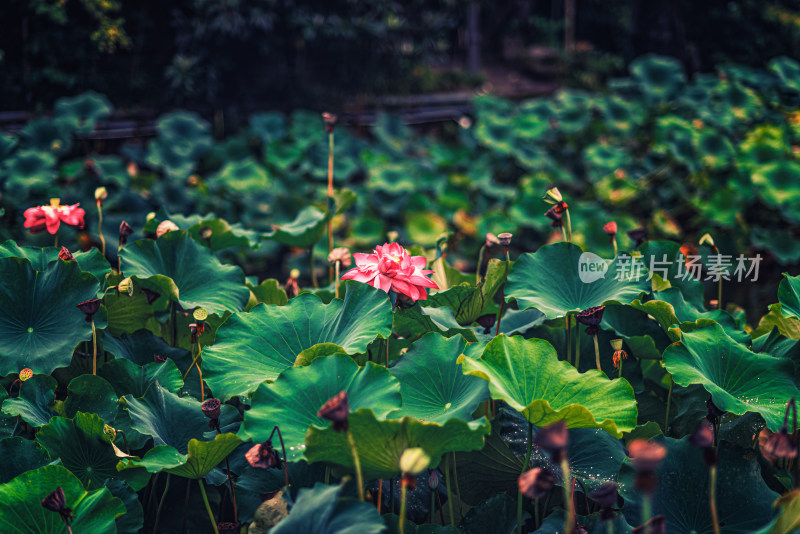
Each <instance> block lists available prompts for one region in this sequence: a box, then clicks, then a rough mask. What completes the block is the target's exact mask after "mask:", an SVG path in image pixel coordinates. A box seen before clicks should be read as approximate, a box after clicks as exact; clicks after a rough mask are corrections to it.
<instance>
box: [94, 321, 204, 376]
mask: <svg viewBox="0 0 800 534" xmlns="http://www.w3.org/2000/svg"><path fill="white" fill-rule="evenodd" d="M103 348H104V349H106V350H107V351H108V352H110V353H111V354H113V355H114V356H116V357H117V358H124V359H126V360H130V361H132V362H133V363H135V364H136V365H147V364H150V363H153V362H155V356H163V357H164V358H167V359H169V360H172V361H173V362H175V365H177V366H178V369H180V370H181V372H183V373H185V372H186V371H187V370H188V369H189V365H190V364H191V363H192V355H191V353H190V352H189V351H188V350H185V349H182V348H179V347H171V346H169V345H168V344H167V342H166V341H164V340H163V339H161V338H160V337H156V336H155V335H154V334H153V333H152V332H150V331H148V330H137V331H136V332H134V333H133V334H123V335H121V336H119V337H110V336H104V337H103ZM101 369H102V368H101ZM98 372H99V371H98ZM165 386H166V384H165Z"/></svg>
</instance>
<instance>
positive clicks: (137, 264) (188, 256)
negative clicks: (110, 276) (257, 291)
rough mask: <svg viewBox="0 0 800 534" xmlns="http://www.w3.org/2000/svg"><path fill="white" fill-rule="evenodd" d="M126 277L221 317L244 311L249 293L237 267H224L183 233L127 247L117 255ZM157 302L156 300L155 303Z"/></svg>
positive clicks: (171, 298)
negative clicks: (119, 257) (227, 312)
mask: <svg viewBox="0 0 800 534" xmlns="http://www.w3.org/2000/svg"><path fill="white" fill-rule="evenodd" d="M120 256H121V257H122V264H123V266H124V269H125V274H126V275H128V276H130V277H135V279H137V280H141V281H143V282H147V283H150V284H154V285H155V286H156V287H157V288H158V289H159V291H158V292H159V293H160V294H161V296H162V298H160V299H159V300H162V299H163V298H164V297H166V298H169V299H170V300H172V301H175V302H177V303H178V304H180V305H181V306H182V307H183V308H184V309H192V308H197V307H201V308H205V309H206V310H207V311H208V312H209V313H216V314H219V315H222V314H223V313H224V312H226V311H241V310H244V307H245V304H247V299H248V298H249V297H250V291H249V290H248V289H247V287H245V285H244V274H243V273H242V270H241V269H240V268H239V267H236V266H233V265H223V264H222V263H220V261H219V260H218V259H217V258H216V257H214V256H213V255H212V254H211V252H209V250H208V249H207V248H205V247H203V246H202V245H200V244H199V243H197V242H196V241H195V240H194V239H192V238H191V237H190V236H189V234H187V233H186V232H184V231H176V232H168V233H167V234H165V235H163V236H161V237H160V238H159V239H156V240H152V239H145V240H142V241H136V242H134V243H131V244H129V245H128V246H126V247H125V248H124V249H122V252H121V253H120ZM156 302H158V301H156Z"/></svg>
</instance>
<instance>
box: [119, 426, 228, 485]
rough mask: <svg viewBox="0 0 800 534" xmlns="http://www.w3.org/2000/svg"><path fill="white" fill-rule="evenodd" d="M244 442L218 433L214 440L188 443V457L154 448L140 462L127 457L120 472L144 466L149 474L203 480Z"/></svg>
mask: <svg viewBox="0 0 800 534" xmlns="http://www.w3.org/2000/svg"><path fill="white" fill-rule="evenodd" d="M241 443H242V439H241V438H239V437H238V436H236V434H230V433H226V434H217V435H216V436H215V437H214V439H213V440H212V441H198V440H196V439H191V440H189V444H188V447H187V451H188V454H181V453H179V452H178V451H177V450H176V449H175V448H174V447H171V446H169V445H159V446H157V447H153V448H152V449H150V450H149V451H147V453H146V454H145V455H144V458H142V459H141V460H140V459H138V458H128V459H125V460H123V461H122V463H121V465H120V467H119V469H121V470H122V472H125V470H126V469H129V468H135V467H143V468H145V469H146V470H147V471H148V472H149V473H158V472H161V471H166V472H167V473H170V474H173V475H177V476H179V477H184V478H194V479H197V478H203V477H204V476H206V475H207V474H208V473H210V472H211V471H212V470H213V469H214V468H215V467H217V465H219V464H220V463H221V462H222V461H223V460H225V458H226V457H227V456H228V455H229V454H230V453H232V452H233V451H234V449H236V447H238V446H239V445H240V444H241Z"/></svg>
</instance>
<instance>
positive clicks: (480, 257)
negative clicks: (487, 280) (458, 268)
mask: <svg viewBox="0 0 800 534" xmlns="http://www.w3.org/2000/svg"><path fill="white" fill-rule="evenodd" d="M485 253H486V244H485V243H484V244H483V245H482V246H481V250H480V252H478V268H477V269H475V285H476V286H477V285H478V284H480V282H481V268H482V267H483V255H484V254H485Z"/></svg>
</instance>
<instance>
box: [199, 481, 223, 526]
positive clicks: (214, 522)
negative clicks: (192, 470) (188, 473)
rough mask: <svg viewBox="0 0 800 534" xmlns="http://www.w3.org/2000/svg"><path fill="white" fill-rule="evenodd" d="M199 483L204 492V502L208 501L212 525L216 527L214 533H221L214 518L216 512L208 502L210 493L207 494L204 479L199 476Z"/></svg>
mask: <svg viewBox="0 0 800 534" xmlns="http://www.w3.org/2000/svg"><path fill="white" fill-rule="evenodd" d="M197 483H198V484H199V485H200V493H202V494H203V502H204V503H206V511H207V512H208V517H209V519H211V527H212V528H213V529H214V534H219V530H218V529H217V520H216V519H214V512H212V511H211V505H210V504H209V503H208V495H206V488H205V487H204V486H203V479H202V478H198V479H197Z"/></svg>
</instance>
